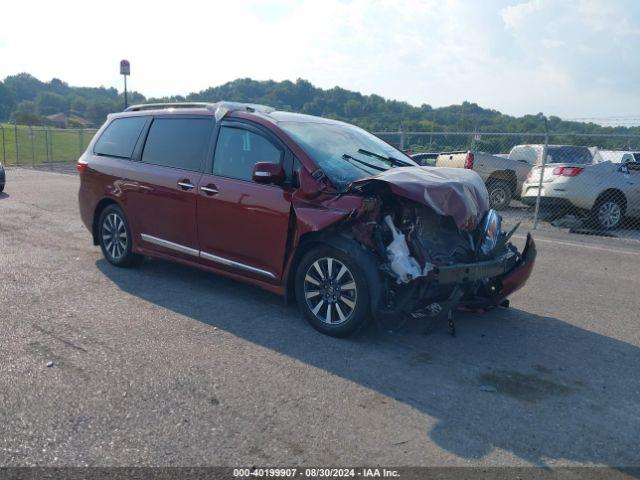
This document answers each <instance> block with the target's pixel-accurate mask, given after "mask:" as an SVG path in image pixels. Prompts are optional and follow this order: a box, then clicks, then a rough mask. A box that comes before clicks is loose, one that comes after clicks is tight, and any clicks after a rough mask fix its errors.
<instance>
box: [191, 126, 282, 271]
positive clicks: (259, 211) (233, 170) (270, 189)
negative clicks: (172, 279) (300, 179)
mask: <svg viewBox="0 0 640 480" xmlns="http://www.w3.org/2000/svg"><path fill="white" fill-rule="evenodd" d="M284 157H285V149H284V147H283V146H282V145H280V144H279V142H278V141H277V140H276V139H275V138H272V137H271V136H270V135H269V134H268V133H267V132H264V131H262V130H261V129H258V128H257V127H253V126H250V125H245V124H241V123H237V122H223V123H222V125H221V126H220V131H219V134H218V139H217V143H216V149H215V155H214V158H213V166H212V168H211V169H210V170H209V171H208V172H205V173H204V174H203V175H202V177H201V178H200V183H199V185H198V193H197V218H198V238H199V242H200V249H201V251H202V252H201V258H202V260H203V261H204V262H208V263H210V264H211V265H212V266H215V267H218V268H223V269H225V270H228V271H230V272H233V273H238V274H243V275H249V276H251V277H254V278H259V279H262V280H267V281H273V282H275V283H277V282H278V281H279V280H280V279H281V277H282V270H283V264H284V255H285V249H286V242H287V231H288V227H289V212H290V208H291V196H290V192H289V191H288V190H287V188H284V187H283V186H279V185H265V184H259V183H255V182H253V180H252V172H253V166H254V165H255V163H256V162H283V160H284Z"/></svg>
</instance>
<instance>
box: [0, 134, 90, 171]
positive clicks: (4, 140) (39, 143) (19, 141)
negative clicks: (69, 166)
mask: <svg viewBox="0 0 640 480" xmlns="http://www.w3.org/2000/svg"><path fill="white" fill-rule="evenodd" d="M96 131H97V130H95V129H62V128H49V127H31V126H26V125H11V124H1V125H0V142H1V144H2V145H1V147H0V160H1V161H2V163H3V165H7V166H25V167H26V166H29V167H45V168H47V167H48V168H54V167H55V166H56V165H58V164H64V163H69V162H75V161H76V160H78V157H80V155H82V152H84V151H85V149H86V148H87V145H89V142H91V139H92V138H93V136H94V135H95V133H96Z"/></svg>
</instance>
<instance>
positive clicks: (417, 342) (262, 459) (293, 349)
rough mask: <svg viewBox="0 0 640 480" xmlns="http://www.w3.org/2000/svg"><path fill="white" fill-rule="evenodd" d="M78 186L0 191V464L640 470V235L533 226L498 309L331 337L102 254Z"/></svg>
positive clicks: (276, 312) (151, 266) (52, 176)
mask: <svg viewBox="0 0 640 480" xmlns="http://www.w3.org/2000/svg"><path fill="white" fill-rule="evenodd" d="M77 186H78V178H77V176H74V175H61V174H56V173H49V172H42V171H33V170H24V169H9V170H8V183H7V189H6V193H5V194H0V274H1V277H0V278H1V281H0V309H1V310H0V312H1V314H0V328H1V331H2V335H0V349H1V351H2V353H3V355H2V362H1V363H0V425H2V436H1V437H0V465H2V466H26V465H100V466H115V465H226V466H230V465H233V466H250V465H293V464H304V465H337V466H339V465H363V464H364V465H366V464H382V465H396V466H401V465H410V466H419V465H430V466H448V465H459V466H469V465H478V466H501V465H549V466H558V465H594V464H597V465H609V466H618V467H619V466H632V465H636V466H637V465H640V449H638V439H639V437H638V432H640V413H639V412H640V375H639V373H638V372H640V349H639V347H640V327H639V316H638V311H639V310H640V300H639V299H638V298H639V297H638V291H640V275H638V272H639V271H640V249H639V248H638V243H637V242H635V241H626V240H620V239H612V238H598V237H591V236H576V235H568V234H565V233H563V232H561V231H540V232H538V233H536V239H537V242H538V250H539V256H538V263H537V265H536V269H535V271H534V274H533V276H532V278H531V280H530V282H529V284H528V285H527V286H526V287H525V288H524V289H523V290H521V291H520V292H518V293H517V294H515V295H514V296H513V298H512V302H511V308H510V309H506V310H496V311H493V312H490V313H487V314H482V315H479V314H460V315H459V316H458V318H457V329H458V336H457V337H455V338H453V337H451V336H449V335H448V333H447V329H446V325H444V324H441V323H418V322H416V323H412V324H409V325H407V326H406V328H405V329H404V330H403V331H401V332H399V333H389V332H381V331H377V330H375V329H369V330H368V331H366V332H365V333H363V334H362V335H360V336H358V337H357V338H353V339H348V340H338V339H333V338H329V337H325V336H323V335H320V334H318V333H316V332H315V331H314V330H312V329H311V328H310V327H309V326H308V325H307V324H306V323H305V321H304V320H303V319H302V318H301V316H300V315H299V314H298V312H297V309H296V307H295V306H285V305H283V302H282V300H281V299H280V298H278V297H276V296H273V295H271V294H268V293H266V292H263V291H261V290H259V289H257V288H254V287H250V286H246V285H243V284H240V283H237V282H234V281H231V280H227V279H223V278H220V277H216V276H214V275H211V274H208V273H203V272H200V271H196V270H192V269H188V268H186V267H182V266H178V265H174V264H170V263H165V262H161V261H154V260H148V261H146V262H145V263H144V264H143V265H142V266H141V267H140V268H138V269H134V270H120V269H117V268H114V267H112V266H110V265H108V264H107V263H106V262H105V261H104V260H103V259H102V257H101V255H100V251H99V249H98V248H97V247H93V246H92V245H91V241H90V235H89V233H88V232H87V231H85V230H84V227H83V226H82V225H81V223H80V219H79V216H78V208H77V203H76V202H77V200H76V192H77ZM523 233H524V232H520V234H518V236H517V237H516V241H517V242H519V243H520V244H522V243H523V239H524V237H523Z"/></svg>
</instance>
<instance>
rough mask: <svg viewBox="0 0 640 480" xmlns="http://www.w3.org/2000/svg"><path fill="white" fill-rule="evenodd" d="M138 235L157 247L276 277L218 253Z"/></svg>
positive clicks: (150, 236)
mask: <svg viewBox="0 0 640 480" xmlns="http://www.w3.org/2000/svg"><path fill="white" fill-rule="evenodd" d="M140 236H141V237H142V240H144V241H145V242H149V243H152V244H154V245H158V246H159V247H164V248H168V249H169V250H174V251H176V252H180V253H185V254H187V255H192V256H194V257H199V258H204V259H205V260H209V261H211V262H216V263H220V264H221V265H227V266H229V267H234V268H239V269H241V270H245V271H247V272H251V273H257V274H258V275H263V276H265V277H269V278H276V276H275V275H274V274H273V273H271V272H269V271H267V270H262V269H261V268H256V267H252V266H251V265H246V264H244V263H240V262H236V261H234V260H229V259H228V258H224V257H219V256H218V255H213V254H211V253H207V252H203V251H201V250H196V249H195V248H191V247H186V246H184V245H180V244H179V243H174V242H170V241H169V240H164V239H162V238H158V237H154V236H153V235H149V234H146V233H141V234H140Z"/></svg>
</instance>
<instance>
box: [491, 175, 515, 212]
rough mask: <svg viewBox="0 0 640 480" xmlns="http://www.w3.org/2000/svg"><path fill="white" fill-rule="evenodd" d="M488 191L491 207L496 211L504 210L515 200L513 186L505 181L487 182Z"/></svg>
mask: <svg viewBox="0 0 640 480" xmlns="http://www.w3.org/2000/svg"><path fill="white" fill-rule="evenodd" d="M487 191H488V192H489V206H490V207H491V208H493V209H494V210H504V209H505V208H507V207H508V206H509V204H510V203H511V199H512V198H513V192H512V191H511V185H510V184H509V182H507V181H505V180H490V181H489V182H487Z"/></svg>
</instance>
